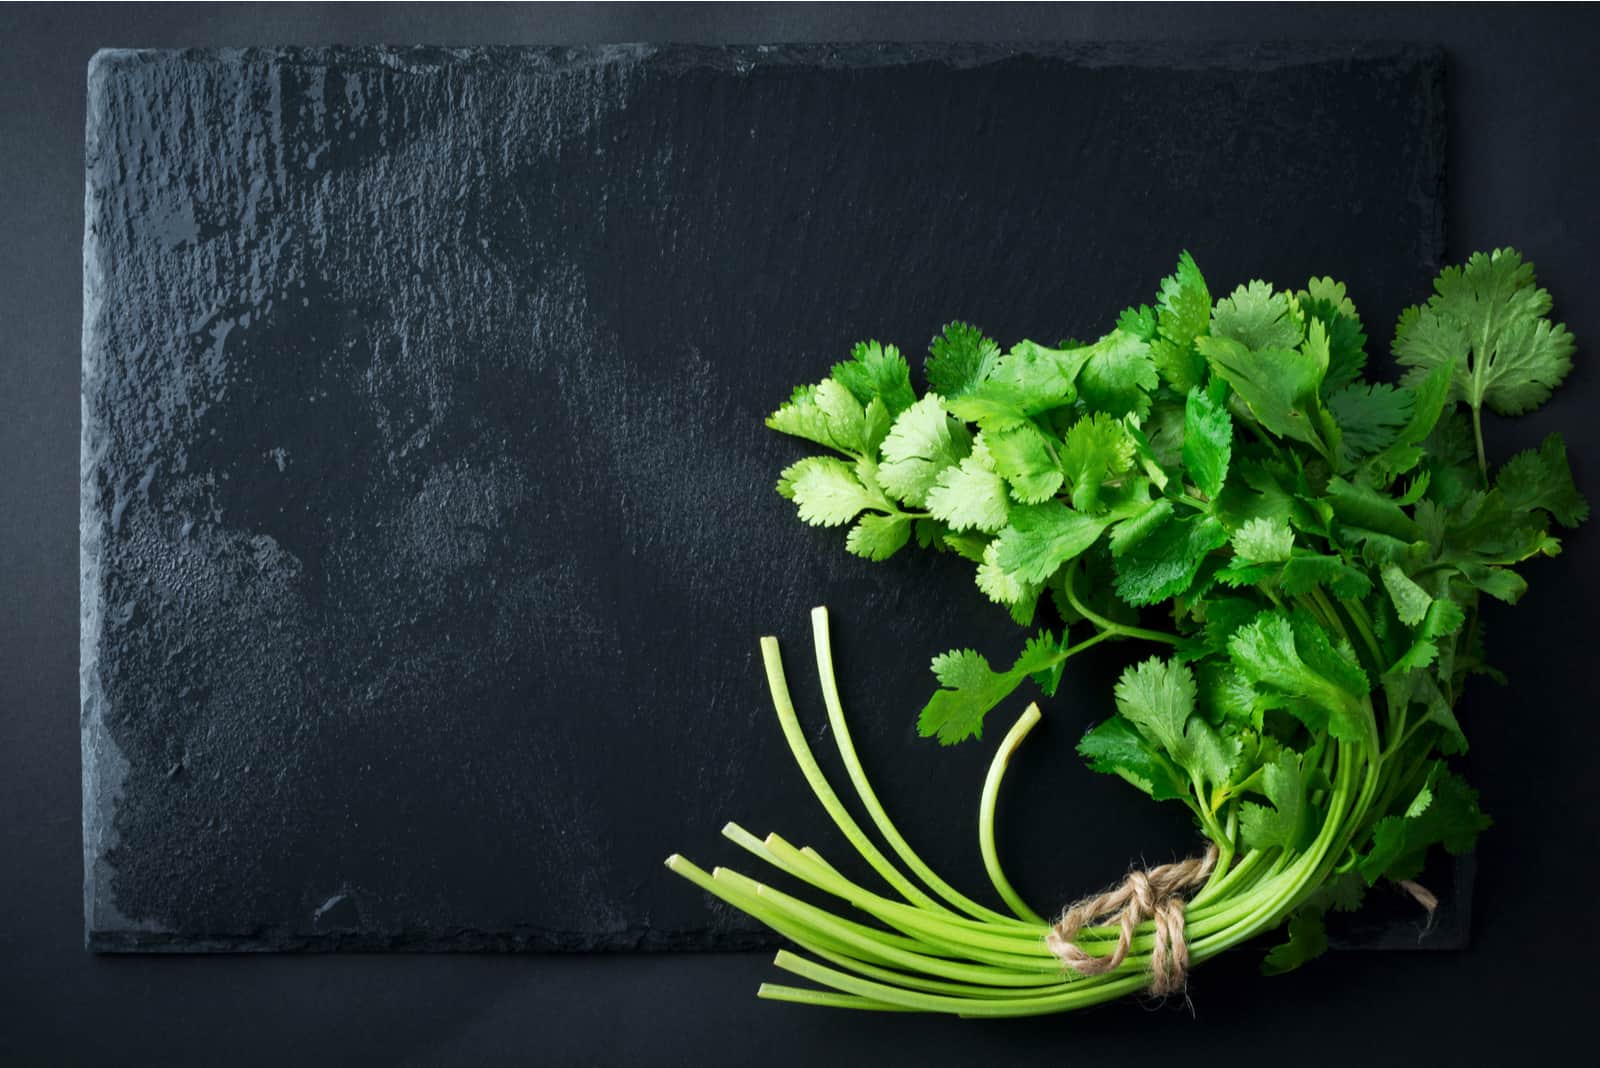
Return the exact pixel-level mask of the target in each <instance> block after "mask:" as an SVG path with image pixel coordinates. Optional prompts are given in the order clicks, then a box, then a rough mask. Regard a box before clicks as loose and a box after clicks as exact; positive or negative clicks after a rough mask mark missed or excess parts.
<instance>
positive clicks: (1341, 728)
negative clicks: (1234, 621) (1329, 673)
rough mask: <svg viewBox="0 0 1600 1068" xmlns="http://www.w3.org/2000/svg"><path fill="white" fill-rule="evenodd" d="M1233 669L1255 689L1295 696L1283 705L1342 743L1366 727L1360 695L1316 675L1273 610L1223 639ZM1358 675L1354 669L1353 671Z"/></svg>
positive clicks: (1289, 628) (1290, 628)
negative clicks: (1295, 699)
mask: <svg viewBox="0 0 1600 1068" xmlns="http://www.w3.org/2000/svg"><path fill="white" fill-rule="evenodd" d="M1228 655H1229V657H1230V658H1231V659H1232V660H1233V663H1234V666H1235V667H1236V668H1238V670H1239V672H1240V673H1241V674H1242V675H1244V677H1245V678H1246V679H1248V680H1250V682H1251V683H1252V684H1253V685H1255V686H1256V688H1257V689H1258V690H1261V689H1263V688H1264V689H1266V690H1268V691H1269V692H1272V693H1276V694H1277V695H1280V696H1282V697H1286V698H1298V699H1300V700H1299V701H1298V702H1295V703H1291V704H1290V705H1288V706H1286V707H1289V708H1290V710H1291V711H1293V712H1294V713H1295V714H1296V715H1297V716H1299V717H1300V718H1301V719H1302V720H1304V721H1305V722H1306V726H1308V727H1309V728H1311V729H1312V730H1321V729H1323V728H1324V727H1326V729H1327V730H1328V732H1329V733H1330V734H1332V735H1333V736H1334V737H1335V738H1338V739H1340V740H1342V741H1363V740H1365V739H1366V738H1367V735H1368V733H1369V731H1370V729H1371V727H1370V722H1369V721H1370V715H1369V714H1368V713H1366V712H1365V710H1364V708H1363V705H1362V698H1363V697H1364V696H1365V688H1364V687H1363V688H1362V690H1361V692H1359V693H1357V692H1352V690H1350V689H1346V688H1344V687H1343V686H1341V685H1340V684H1339V683H1337V682H1335V681H1334V680H1332V679H1329V678H1327V677H1325V676H1323V675H1322V674H1320V673H1318V672H1317V671H1315V670H1313V669H1312V666H1311V665H1310V664H1308V663H1307V662H1306V660H1305V659H1304V658H1303V657H1302V655H1301V651H1300V649H1299V648H1297V645H1296V632H1295V628H1294V627H1293V626H1291V624H1290V621H1289V620H1288V619H1287V618H1285V617H1284V616H1282V615H1279V614H1278V613H1276V612H1263V613H1262V614H1261V615H1260V616H1258V617H1257V618H1256V619H1255V620H1254V621H1253V622H1251V623H1249V624H1248V625H1246V626H1243V627H1240V628H1239V629H1238V630H1237V631H1236V632H1235V633H1234V635H1233V637H1232V638H1230V639H1229V641H1228ZM1356 671H1357V672H1359V671H1360V668H1359V666H1357V667H1356Z"/></svg>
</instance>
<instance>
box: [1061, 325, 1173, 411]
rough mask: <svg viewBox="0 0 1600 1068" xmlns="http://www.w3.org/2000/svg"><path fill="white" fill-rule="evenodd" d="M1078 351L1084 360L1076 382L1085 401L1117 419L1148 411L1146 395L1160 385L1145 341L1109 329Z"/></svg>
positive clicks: (1132, 335) (1148, 396)
mask: <svg viewBox="0 0 1600 1068" xmlns="http://www.w3.org/2000/svg"><path fill="white" fill-rule="evenodd" d="M1081 351H1082V352H1083V353H1084V354H1085V359H1084V362H1083V365H1082V368H1081V370H1079V372H1078V377H1077V384H1078V392H1079V394H1080V395H1081V396H1082V398H1083V401H1084V403H1085V404H1087V405H1089V407H1090V408H1092V409H1094V410H1095V411H1097V412H1103V413H1105V414H1106V415H1110V416H1112V417H1114V418H1118V419H1120V418H1122V417H1123V416H1125V415H1128V414H1130V413H1131V414H1134V415H1138V416H1141V417H1143V416H1144V415H1146V414H1148V413H1149V411H1150V394H1151V393H1152V392H1153V391H1154V390H1155V388H1156V387H1157V386H1158V385H1160V384H1161V382H1160V379H1159V378H1158V377H1157V375H1156V365H1155V361H1154V360H1153V359H1152V358H1151V356H1150V344H1149V342H1147V341H1144V340H1143V339H1142V338H1140V337H1138V336H1137V335H1134V334H1130V333H1127V332H1126V331H1123V330H1113V331H1111V333H1109V334H1107V335H1106V336H1105V337H1103V338H1101V339H1100V340H1099V341H1096V342H1095V343H1094V344H1093V345H1090V346H1088V347H1087V348H1086V349H1083V350H1081Z"/></svg>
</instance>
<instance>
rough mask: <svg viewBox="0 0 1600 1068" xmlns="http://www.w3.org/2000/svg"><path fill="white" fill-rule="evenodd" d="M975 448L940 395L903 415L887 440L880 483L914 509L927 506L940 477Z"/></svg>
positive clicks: (914, 405) (928, 399)
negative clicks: (930, 491)
mask: <svg viewBox="0 0 1600 1068" xmlns="http://www.w3.org/2000/svg"><path fill="white" fill-rule="evenodd" d="M971 447H972V436H971V435H970V434H969V433H968V432H967V428H966V427H965V426H963V425H961V424H960V423H958V422H956V421H955V420H954V419H952V418H950V416H949V415H947V414H945V410H944V406H943V405H942V404H941V403H940V400H939V397H938V395H936V394H932V393H930V394H928V395H927V396H926V397H923V398H922V399H921V400H919V401H917V402H916V403H915V404H913V405H911V406H910V407H909V408H907V409H906V410H905V411H903V412H901V413H900V415H899V416H898V417H896V419H895V421H894V426H893V427H892V428H890V430H889V435H888V436H887V437H886V438H884V439H883V463H882V464H880V465H879V467H878V481H879V482H880V483H882V485H883V488H884V489H886V490H888V491H889V492H890V493H892V494H894V495H895V496H897V497H899V498H900V499H901V500H903V501H905V502H906V503H907V504H909V505H911V506H913V507H919V508H920V507H921V506H922V505H923V504H925V503H926V501H927V497H928V491H929V490H931V489H932V488H933V486H934V483H935V482H937V481H938V478H939V473H940V472H942V471H943V470H944V469H945V468H947V467H953V466H954V465H956V464H958V463H960V462H961V461H962V460H963V459H965V458H966V456H967V453H968V452H969V451H970V450H971Z"/></svg>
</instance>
